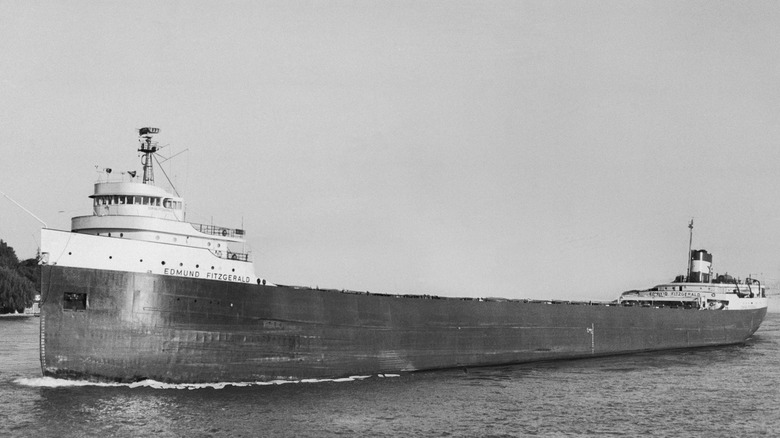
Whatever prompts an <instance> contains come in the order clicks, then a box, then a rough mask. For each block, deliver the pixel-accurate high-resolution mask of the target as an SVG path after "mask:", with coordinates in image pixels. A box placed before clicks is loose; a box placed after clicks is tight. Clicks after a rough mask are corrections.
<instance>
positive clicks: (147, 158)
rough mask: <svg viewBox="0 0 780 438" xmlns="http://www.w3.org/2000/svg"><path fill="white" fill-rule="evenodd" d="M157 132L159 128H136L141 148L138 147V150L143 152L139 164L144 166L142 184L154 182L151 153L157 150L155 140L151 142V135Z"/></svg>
mask: <svg viewBox="0 0 780 438" xmlns="http://www.w3.org/2000/svg"><path fill="white" fill-rule="evenodd" d="M159 132H160V128H141V129H139V130H138V136H139V137H140V138H139V139H138V141H139V142H141V149H138V152H140V153H142V154H143V156H141V165H142V166H143V167H144V178H143V183H144V184H149V183H152V184H153V183H154V168H153V166H152V162H153V158H152V154H154V153H155V152H157V142H156V141H155V142H152V137H153V136H154V134H158V133H159Z"/></svg>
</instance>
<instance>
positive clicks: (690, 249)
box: [685, 218, 693, 281]
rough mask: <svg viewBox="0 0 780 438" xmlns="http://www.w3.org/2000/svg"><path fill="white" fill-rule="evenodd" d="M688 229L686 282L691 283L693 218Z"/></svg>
mask: <svg viewBox="0 0 780 438" xmlns="http://www.w3.org/2000/svg"><path fill="white" fill-rule="evenodd" d="M688 228H689V229H690V237H689V238H688V275H687V276H686V277H685V281H691V266H692V264H693V258H692V257H691V251H692V250H693V248H692V245H693V218H691V223H689V224H688Z"/></svg>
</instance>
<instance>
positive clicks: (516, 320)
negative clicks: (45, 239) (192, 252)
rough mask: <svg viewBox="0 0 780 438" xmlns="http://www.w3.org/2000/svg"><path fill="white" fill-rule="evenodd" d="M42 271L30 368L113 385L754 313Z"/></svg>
mask: <svg viewBox="0 0 780 438" xmlns="http://www.w3.org/2000/svg"><path fill="white" fill-rule="evenodd" d="M42 268H43V271H42V304H41V365H42V368H43V373H44V374H45V375H49V376H55V377H66V378H88V379H98V380H110V381H123V382H130V381H138V380H144V379H153V380H158V381H162V382H172V383H200V382H254V381H269V380H278V379H289V380H298V379H307V378H335V377H342V376H350V375H369V374H376V373H395V372H403V371H416V370H430V369H442V368H453V367H473V366H490V365H500V364H514V363H523V362H533V361H545V360H555V359H574V358H584V357H594V356H605V355H615V354H625V353H632V352H642V351H653V350H664V349H677V348H692V347H702V346H714V345H726V344H735V343H741V342H744V341H745V340H747V339H748V338H749V337H750V336H751V335H752V334H753V333H754V332H755V331H756V330H757V329H758V327H759V325H760V324H761V322H762V321H763V319H764V316H765V314H766V308H765V307H764V308H758V309H745V310H728V311H706V310H691V309H670V308H653V307H622V306H617V305H605V304H603V303H602V304H599V305H591V304H587V303H581V304H567V303H555V302H525V301H512V300H479V299H459V298H437V297H430V296H395V295H382V294H368V293H356V292H342V291H334V290H318V289H308V288H295V287H286V286H270V285H269V286H263V285H256V284H242V283H231V282H217V281H210V280H203V279H197V278H183V277H174V276H166V275H159V274H153V273H137V272H135V273H134V272H124V271H111V270H102V269H86V268H74V267H67V266H58V265H44V266H43V267H42Z"/></svg>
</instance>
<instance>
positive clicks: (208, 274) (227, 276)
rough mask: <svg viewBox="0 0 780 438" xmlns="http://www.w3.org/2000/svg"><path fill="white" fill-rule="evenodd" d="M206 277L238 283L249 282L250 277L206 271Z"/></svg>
mask: <svg viewBox="0 0 780 438" xmlns="http://www.w3.org/2000/svg"><path fill="white" fill-rule="evenodd" d="M206 278H208V279H210V280H221V281H232V282H236V283H249V281H250V280H251V279H250V278H249V277H244V276H241V275H233V274H221V273H219V272H206Z"/></svg>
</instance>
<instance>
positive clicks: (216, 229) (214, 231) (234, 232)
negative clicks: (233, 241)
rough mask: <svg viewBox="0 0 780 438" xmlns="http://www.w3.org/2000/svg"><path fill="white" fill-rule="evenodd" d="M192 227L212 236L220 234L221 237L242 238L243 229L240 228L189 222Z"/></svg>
mask: <svg viewBox="0 0 780 438" xmlns="http://www.w3.org/2000/svg"><path fill="white" fill-rule="evenodd" d="M190 225H192V228H195V230H196V231H200V232H201V233H203V234H210V235H212V236H222V237H234V238H241V239H243V238H244V234H245V232H244V230H242V229H240V228H227V227H220V226H217V225H207V224H193V223H191V224H190Z"/></svg>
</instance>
